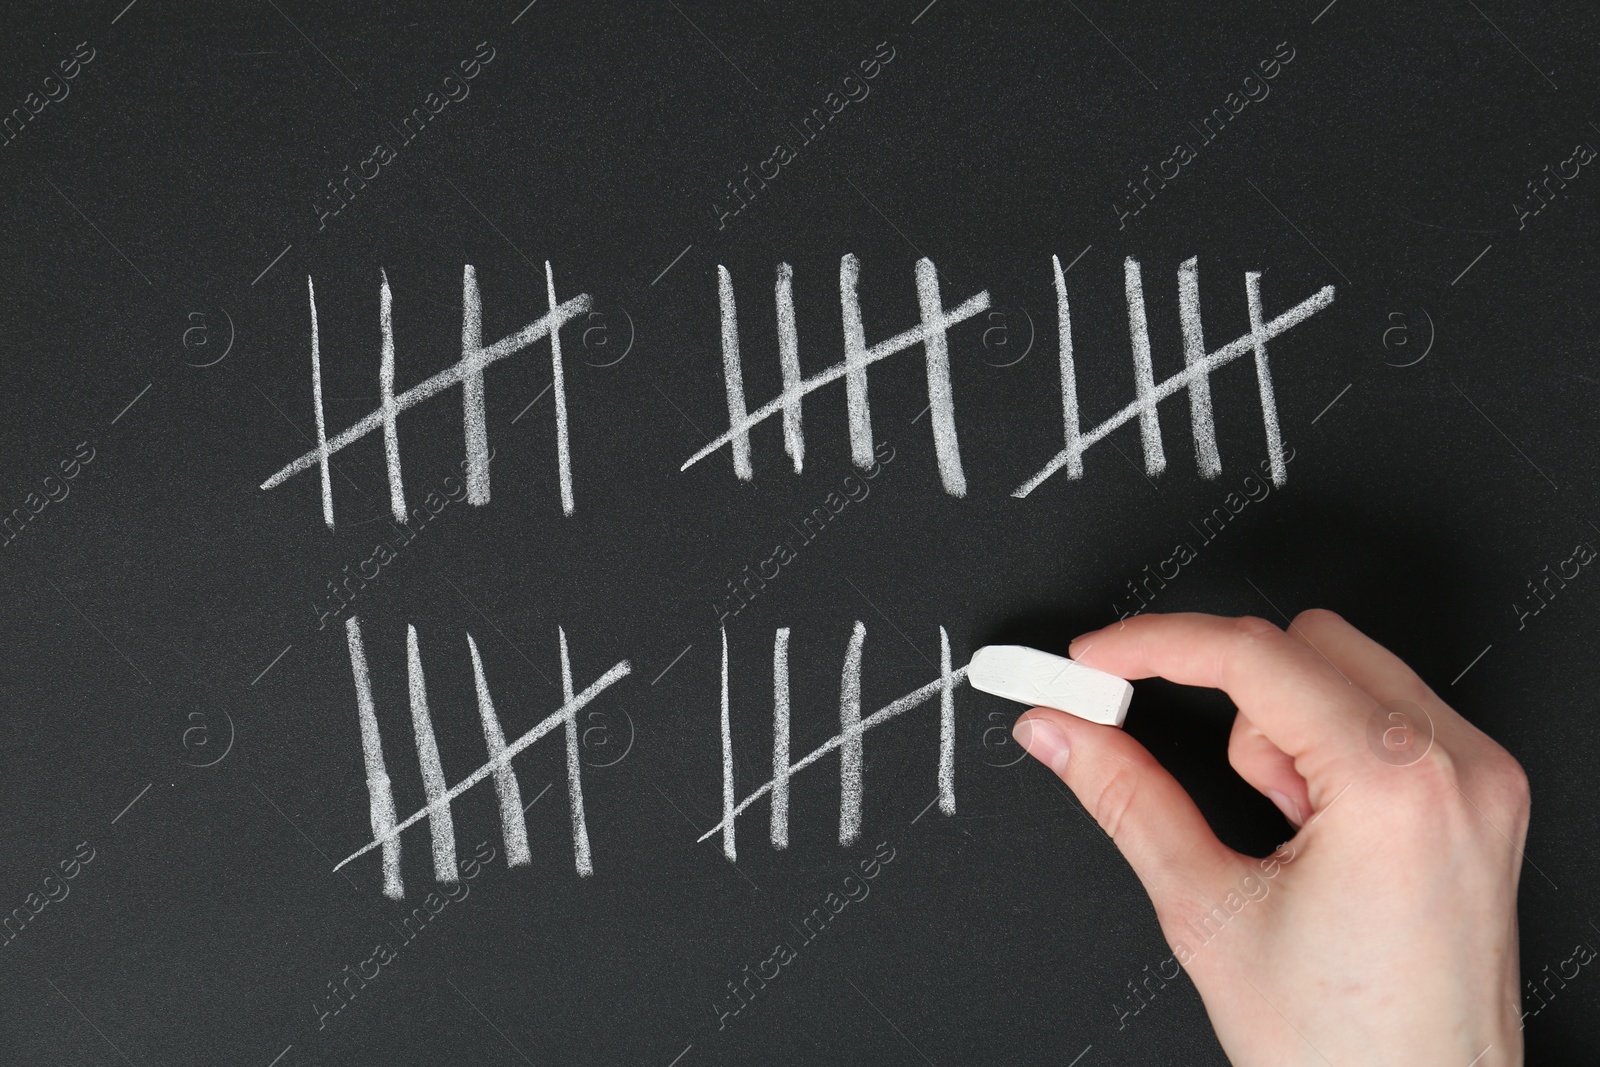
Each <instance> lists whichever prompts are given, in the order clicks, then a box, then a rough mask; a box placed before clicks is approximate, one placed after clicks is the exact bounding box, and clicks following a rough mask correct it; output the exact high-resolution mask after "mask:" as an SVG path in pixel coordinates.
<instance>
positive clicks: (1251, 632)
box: [1215, 615, 1284, 689]
mask: <svg viewBox="0 0 1600 1067" xmlns="http://www.w3.org/2000/svg"><path fill="white" fill-rule="evenodd" d="M1232 630H1233V633H1232V635H1231V637H1230V638H1229V640H1226V641H1223V642H1222V643H1221V645H1220V646H1219V647H1218V649H1217V663H1216V669H1215V674H1216V679H1217V683H1218V684H1219V685H1220V686H1221V687H1222V688H1224V689H1226V688H1227V687H1228V684H1229V681H1230V680H1231V679H1232V678H1234V677H1237V676H1238V675H1239V672H1240V671H1241V670H1243V671H1246V672H1248V670H1249V663H1248V661H1249V660H1250V659H1251V657H1253V656H1255V655H1257V654H1258V653H1259V650H1260V648H1261V646H1262V644H1263V643H1264V642H1267V641H1276V640H1281V639H1282V638H1283V636H1284V634H1283V631H1282V630H1280V629H1278V628H1277V627H1276V626H1274V625H1272V623H1270V622H1268V621H1267V620H1266V619H1263V618H1259V617H1257V616H1255V615H1241V616H1239V617H1238V618H1237V619H1234V620H1233V627H1232Z"/></svg>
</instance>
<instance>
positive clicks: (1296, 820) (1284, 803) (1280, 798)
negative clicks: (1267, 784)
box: [1267, 789, 1305, 828]
mask: <svg viewBox="0 0 1600 1067" xmlns="http://www.w3.org/2000/svg"><path fill="white" fill-rule="evenodd" d="M1267 799H1268V800H1270V801H1272V802H1273V803H1274V804H1276V805H1277V806H1278V810H1279V811H1281V812H1283V817H1284V818H1285V819H1288V820H1289V821H1290V822H1291V823H1293V824H1294V825H1295V827H1296V828H1298V827H1299V826H1300V824H1301V823H1302V822H1304V821H1305V820H1303V819H1301V818H1300V805H1299V804H1296V803H1295V802H1294V801H1293V800H1290V799H1289V796H1288V794H1287V793H1280V792H1278V791H1277V790H1276V789H1269V790H1267Z"/></svg>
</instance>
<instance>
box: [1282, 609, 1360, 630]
mask: <svg viewBox="0 0 1600 1067" xmlns="http://www.w3.org/2000/svg"><path fill="white" fill-rule="evenodd" d="M1294 624H1295V625H1296V626H1299V627H1302V628H1313V629H1322V628H1325V627H1329V626H1348V625H1350V624H1349V623H1347V622H1345V620H1344V616H1343V615H1340V614H1339V613H1338V612H1337V611H1330V610H1329V609H1327V608H1307V609H1306V610H1304V611H1302V612H1301V613H1300V614H1298V615H1296V616H1295V617H1294Z"/></svg>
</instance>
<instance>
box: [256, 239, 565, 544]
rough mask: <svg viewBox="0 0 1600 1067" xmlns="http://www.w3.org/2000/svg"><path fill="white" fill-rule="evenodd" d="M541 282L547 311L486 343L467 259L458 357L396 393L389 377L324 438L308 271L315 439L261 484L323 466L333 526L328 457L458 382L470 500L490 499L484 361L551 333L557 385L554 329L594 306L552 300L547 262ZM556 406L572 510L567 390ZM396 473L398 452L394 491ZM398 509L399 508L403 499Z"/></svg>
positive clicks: (395, 471) (326, 510)
mask: <svg viewBox="0 0 1600 1067" xmlns="http://www.w3.org/2000/svg"><path fill="white" fill-rule="evenodd" d="M545 283H546V293H547V296H548V297H549V298H550V309H549V311H548V312H546V313H545V314H544V315H542V316H540V317H539V318H538V319H535V320H534V321H533V322H531V323H529V324H528V325H526V326H524V327H523V328H522V329H520V330H518V331H517V332H515V333H512V334H508V335H506V336H505V337H503V338H501V339H500V340H499V341H496V342H495V343H494V344H491V345H483V344H482V343H481V333H482V325H481V316H482V310H481V309H482V302H481V300H480V298H479V295H478V282H477V273H476V271H474V269H473V267H472V265H471V264H470V263H469V264H467V265H466V266H465V267H464V268H463V271H462V307H463V313H462V329H461V334H462V352H461V359H460V361H459V362H457V363H455V364H454V365H452V366H450V367H446V368H445V369H444V370H441V371H439V372H438V373H437V374H434V375H433V376H432V377H430V378H428V379H426V380H424V381H422V382H420V383H418V384H417V385H414V386H412V387H411V388H410V389H407V390H406V391H405V392H403V393H401V394H400V395H398V396H394V395H393V394H392V389H393V386H392V383H390V384H388V385H387V386H386V387H384V389H383V394H384V395H383V397H382V400H381V403H380V404H379V406H378V407H377V408H376V409H375V410H373V411H371V412H369V413H368V414H367V415H366V416H365V417H364V418H362V419H360V420H358V421H357V422H356V423H355V424H354V425H352V426H350V427H349V428H347V429H346V430H344V431H343V432H342V433H339V434H337V435H335V436H334V437H331V438H326V437H325V436H324V433H323V413H322V402H321V363H320V354H319V352H318V350H317V343H318V341H317V324H316V306H317V305H316V298H315V294H314V293H312V292H311V280H310V278H309V277H308V278H307V280H306V284H307V290H308V293H311V296H310V301H311V321H312V334H311V337H312V367H313V377H312V385H313V392H314V393H315V396H314V398H313V399H314V401H315V403H316V405H317V425H318V441H317V447H316V448H313V449H311V450H309V451H307V452H305V453H303V454H302V455H300V456H299V457H297V458H296V459H294V460H293V461H291V462H290V463H288V464H287V465H285V466H284V467H283V468H282V469H280V470H279V471H278V472H277V473H275V474H273V475H272V476H271V477H270V478H268V479H267V480H266V481H264V482H262V483H261V488H262V489H275V488H277V487H278V486H280V485H282V484H283V483H284V482H286V481H287V480H289V479H290V478H292V477H293V476H294V475H296V474H298V473H300V472H301V471H303V470H308V469H310V468H311V467H316V466H320V467H321V468H322V469H323V476H324V493H323V518H324V519H325V520H326V521H327V523H328V525H329V526H330V527H332V525H333V519H332V510H333V509H332V503H331V497H330V495H329V494H330V490H328V489H327V487H326V486H327V480H326V471H327V463H328V459H329V458H330V457H331V456H333V455H334V454H335V453H337V452H339V451H340V450H342V449H344V448H345V447H347V446H349V445H351V444H353V443H354V442H356V441H358V440H360V439H361V438H363V437H365V436H366V435H367V434H369V433H372V432H373V431H375V430H380V429H382V430H384V431H385V436H386V438H387V437H390V436H391V431H390V429H389V428H390V427H392V426H393V424H394V420H395V418H396V416H398V415H399V413H400V412H402V411H405V410H407V409H408V408H412V407H415V406H416V405H417V404H420V403H422V402H423V401H424V400H427V399H429V398H430V397H433V396H436V395H438V394H439V393H442V392H444V391H445V390H446V389H449V388H452V387H453V386H457V385H459V386H461V391H462V405H463V407H462V421H463V426H464V436H465V438H466V450H467V490H468V494H467V495H468V499H469V500H470V501H471V502H472V503H473V504H477V505H481V504H484V503H487V502H488V500H489V470H488V468H489V448H488V431H487V429H486V425H485V416H484V382H483V372H484V369H485V368H486V367H488V366H489V365H490V364H491V363H496V362H499V361H500V360H502V359H506V358H507V357H509V356H513V355H515V354H517V353H518V352H521V351H522V350H523V349H525V348H528V347H530V346H532V345H533V344H535V343H537V342H538V341H540V340H542V339H544V338H546V337H549V338H551V362H552V370H553V375H554V380H555V384H556V388H557V389H558V390H560V389H561V388H562V381H561V349H560V343H559V339H558V337H557V334H558V333H559V331H560V329H561V327H562V326H564V325H566V324H567V323H569V322H571V321H572V320H573V319H576V318H578V317H579V316H581V315H584V314H585V313H587V312H588V311H589V310H590V308H591V307H592V306H593V300H592V298H591V297H590V296H589V294H587V293H584V294H582V295H579V296H576V297H573V298H572V299H570V300H565V301H562V302H561V303H560V304H557V303H555V301H554V296H555V282H554V274H553V272H552V269H551V266H550V264H549V263H548V262H546V263H545ZM384 376H385V371H384V368H383V367H380V378H382V377H384ZM556 411H557V430H558V440H557V453H558V454H557V459H558V462H559V465H560V468H561V469H560V472H559V473H560V477H561V496H562V510H563V511H564V512H565V513H566V514H569V515H570V514H571V513H572V508H571V503H572V475H571V470H570V459H569V455H568V451H567V444H566V439H565V435H564V434H563V433H561V431H564V430H565V428H566V427H565V417H566V404H565V398H564V397H559V396H558V398H557V404H556ZM386 452H387V449H386ZM399 479H400V471H399V462H398V456H396V457H395V460H394V464H393V466H392V468H391V496H392V494H393V492H394V489H395V485H396V484H397V483H398V481H399ZM400 510H403V507H402V508H401V509H400ZM398 517H399V516H398V515H397V518H398Z"/></svg>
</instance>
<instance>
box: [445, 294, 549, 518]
mask: <svg viewBox="0 0 1600 1067" xmlns="http://www.w3.org/2000/svg"><path fill="white" fill-rule="evenodd" d="M551 332H552V333H554V332H555V331H553V330H552V331H551ZM482 351H483V299H482V297H481V296H480V295H479V293H478V272H477V270H475V269H474V268H473V266H472V264H470V263H468V264H466V265H465V266H464V267H463V268H462V271H461V367H462V370H461V426H462V434H463V436H464V438H465V441H466V449H467V501H468V502H469V503H471V504H472V505H474V506H476V507H481V506H482V505H484V504H487V503H488V502H489V427H488V417H487V415H486V413H485V411H484V396H483V360H482V359H481V358H480V354H481V353H482Z"/></svg>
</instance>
